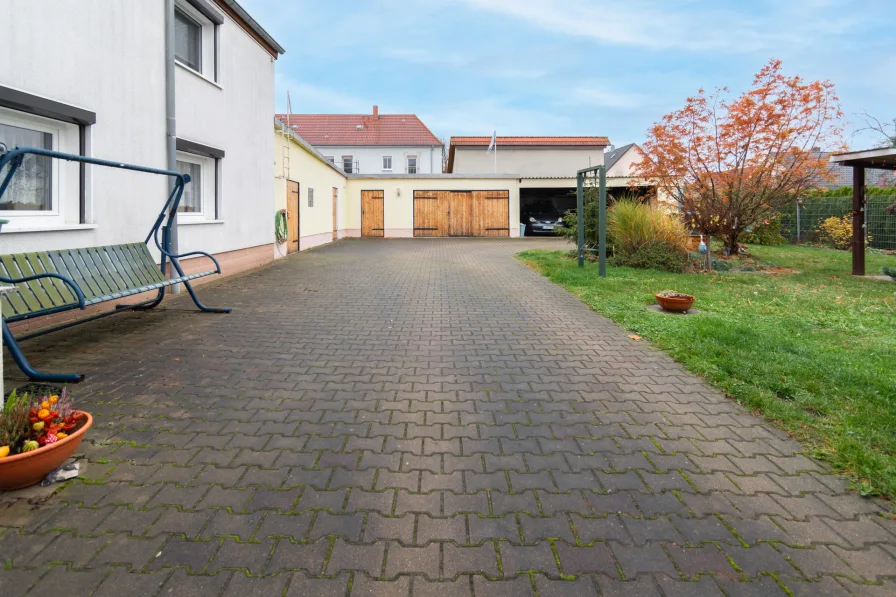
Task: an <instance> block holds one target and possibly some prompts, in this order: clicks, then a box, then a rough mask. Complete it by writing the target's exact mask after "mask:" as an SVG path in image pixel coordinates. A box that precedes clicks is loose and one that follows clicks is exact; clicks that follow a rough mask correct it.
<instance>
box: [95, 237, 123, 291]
mask: <svg viewBox="0 0 896 597" xmlns="http://www.w3.org/2000/svg"><path fill="white" fill-rule="evenodd" d="M103 248H104V247H92V248H90V249H87V251H88V252H89V253H90V255H91V257H93V261H94V263H96V264H98V265H99V264H102V267H103V268H105V270H106V277H107V279H108V280H109V283H110V284H113V285H114V287H115V289H116V291H118V292H121V291H123V290H125V289H126V288H128V287H130V286H133V284H128V283H127V282H125V280H124V278H122V277H121V274H120V273H119V271H118V268H117V267H116V266H115V263H113V262H112V260H111V259H110V258H109V255H108V254H107V253H106V252H105V251H103V250H102V249H103Z"/></svg>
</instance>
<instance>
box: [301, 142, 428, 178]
mask: <svg viewBox="0 0 896 597" xmlns="http://www.w3.org/2000/svg"><path fill="white" fill-rule="evenodd" d="M314 148H315V149H317V150H318V151H319V152H321V153H322V154H323V155H325V156H333V158H334V160H335V161H336V165H337V166H339V167H340V168H341V167H342V156H344V155H350V156H352V161H355V162H359V164H358V166H359V168H360V171H359V172H357V174H390V172H386V171H384V170H383V156H385V155H390V156H392V172H391V174H404V173H405V167H406V166H407V160H406V157H407V156H408V155H416V156H417V173H418V174H433V173H441V172H442V147H441V146H437V147H432V146H421V147H396V146H382V147H379V146H377V147H373V146H365V147H335V146H330V145H315V146H314Z"/></svg>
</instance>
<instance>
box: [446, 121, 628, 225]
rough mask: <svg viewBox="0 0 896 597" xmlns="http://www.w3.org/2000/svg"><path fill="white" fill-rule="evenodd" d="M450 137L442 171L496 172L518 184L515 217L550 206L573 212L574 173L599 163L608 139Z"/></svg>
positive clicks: (574, 202)
mask: <svg viewBox="0 0 896 597" xmlns="http://www.w3.org/2000/svg"><path fill="white" fill-rule="evenodd" d="M491 141H492V138H491V137H451V141H450V142H449V146H448V166H447V168H446V171H447V172H450V173H454V174H459V175H463V174H473V173H487V172H491V173H494V172H501V173H504V174H506V175H508V176H510V177H512V178H516V179H517V180H518V181H519V187H520V191H519V205H518V206H517V210H516V211H517V213H525V212H526V211H527V207H532V206H536V205H543V204H546V203H550V204H551V205H553V207H554V208H555V209H556V210H557V211H558V212H559V213H561V214H562V213H565V212H566V211H568V210H570V209H575V207H576V195H575V193H576V172H577V171H578V170H581V169H583V168H588V167H591V166H602V165H603V164H604V150H605V149H606V148H607V147H608V146H609V145H610V140H609V139H607V138H606V137H602V136H591V137H557V136H551V137H498V138H497V143H496V145H497V149H496V150H494V151H492V152H489V151H488V146H489V144H490V143H491Z"/></svg>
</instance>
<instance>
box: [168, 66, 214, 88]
mask: <svg viewBox="0 0 896 597" xmlns="http://www.w3.org/2000/svg"><path fill="white" fill-rule="evenodd" d="M174 64H176V65H177V66H179V67H181V68H182V69H184V70H185V71H187V72H188V73H190V74H192V75H193V76H196V77H199V78H200V79H202V80H203V81H205V82H206V83H208V84H209V85H214V86H215V87H217V88H218V89H221V90H223V89H224V88H223V87H222V86H221V85H220V84H218V83H216V82H215V81H212V80H211V79H209V78H208V77H206V76H205V75H203V74H202V73H201V72H199V71H197V70H193V69H192V68H190V67H189V66H187V65H186V64H184V63H183V62H181V61H180V60H175V61H174Z"/></svg>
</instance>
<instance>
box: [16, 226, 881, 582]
mask: <svg viewBox="0 0 896 597" xmlns="http://www.w3.org/2000/svg"><path fill="white" fill-rule="evenodd" d="M533 246H550V247H557V248H559V247H561V246H562V245H559V244H557V242H556V241H552V240H533V241H527V240H519V241H509V240H416V241H415V240H393V241H360V240H354V241H344V242H341V243H338V244H336V245H334V246H329V247H325V248H322V249H319V250H316V251H313V252H310V253H306V254H302V255H298V256H294V257H292V258H290V259H288V260H285V261H284V262H281V263H278V264H276V265H274V266H271V267H268V268H265V269H262V270H259V271H257V272H254V273H252V274H249V275H245V276H242V277H238V278H236V279H231V280H224V281H221V282H216V283H214V284H213V285H211V286H205V287H204V288H203V290H202V291H201V294H202V296H203V300H205V301H206V302H207V303H209V304H212V305H220V306H224V305H227V306H232V307H234V313H233V314H232V315H229V316H227V315H209V314H200V313H197V312H195V311H193V310H192V308H191V307H192V305H191V303H190V302H189V301H188V300H180V299H177V300H175V301H171V302H168V303H167V304H166V308H165V309H164V310H159V311H156V312H152V313H143V314H127V315H123V316H119V317H118V318H110V319H107V320H104V321H102V322H97V323H94V324H89V325H86V326H82V327H80V328H78V329H77V330H71V331H67V332H62V333H59V334H55V335H53V336H51V337H48V338H46V339H41V340H36V341H32V342H29V343H26V344H25V347H26V351H27V352H28V353H29V354H31V355H34V357H35V361H36V364H37V365H39V366H41V367H45V368H47V369H64V370H71V369H80V370H85V371H86V372H87V373H88V374H89V376H90V377H89V380H88V381H87V382H85V383H84V384H83V385H81V386H79V387H78V388H77V392H78V394H79V396H80V397H81V398H82V400H83V401H84V403H86V405H87V408H88V409H89V410H91V411H92V412H93V413H94V414H95V415H96V427H95V429H94V430H93V431H92V432H91V434H90V435H91V439H92V442H91V443H90V444H89V445H87V444H85V446H84V448H83V450H82V452H83V453H84V454H85V455H86V456H87V457H88V458H89V460H90V462H89V465H88V468H87V476H88V478H89V480H88V481H87V482H75V483H73V484H72V485H69V486H67V487H65V488H64V489H62V490H61V491H59V492H58V494H56V495H55V496H53V497H51V498H50V499H49V500H47V501H46V503H44V504H42V505H31V504H27V503H25V502H23V501H19V502H16V503H13V504H12V505H6V506H4V507H3V509H0V527H4V528H5V532H4V533H3V534H2V536H0V560H6V566H5V567H0V595H3V596H4V597H12V596H14V595H18V594H20V593H23V592H25V591H26V590H28V589H29V587H30V588H31V592H30V594H33V595H42V596H46V595H51V594H52V595H72V596H75V595H88V594H90V593H91V591H94V590H95V591H96V592H95V593H93V595H97V596H100V595H155V594H160V595H203V596H205V595H217V594H226V595H240V596H241V597H245V596H248V595H280V594H281V593H283V592H286V594H288V595H290V596H299V595H301V596H305V595H313V596H314V597H328V596H330V595H334V596H335V595H338V596H342V597H344V596H345V595H347V594H350V595H352V596H356V595H388V596H393V595H395V596H399V595H400V596H407V595H409V594H413V595H433V596H435V595H440V596H453V595H458V596H460V595H463V596H470V595H475V596H476V597H486V596H497V595H508V596H510V595H512V596H514V597H517V596H525V595H532V594H533V593H535V592H536V591H537V594H538V595H540V596H541V597H549V596H559V595H564V596H593V595H597V594H602V595H618V594H625V595H627V596H629V597H636V596H652V595H660V594H665V595H667V596H672V595H722V594H727V595H732V596H734V595H762V596H763V597H772V596H775V595H782V596H783V595H786V594H787V593H788V591H789V593H790V594H792V595H813V596H814V597H820V596H828V595H830V596H839V595H847V594H850V593H853V594H856V595H880V596H883V595H893V594H894V592H896V584H894V581H893V578H894V576H896V537H894V534H893V533H894V532H896V522H894V521H892V520H888V519H885V518H884V517H883V516H881V513H882V509H881V508H880V507H879V506H878V505H877V504H876V503H875V502H873V501H869V500H864V499H862V498H859V497H857V496H855V495H848V494H846V493H845V491H844V484H843V482H842V481H841V480H840V479H839V478H837V477H835V476H830V475H827V474H826V473H825V471H824V469H823V468H822V467H820V466H819V465H818V464H816V463H815V462H813V461H812V460H810V459H808V458H806V457H805V456H803V455H800V454H799V446H798V445H797V444H796V443H794V442H793V441H790V440H788V439H787V438H786V437H785V436H783V435H782V434H781V433H779V432H777V431H775V430H773V429H772V428H770V427H769V426H767V425H765V424H764V423H762V421H761V420H760V419H758V418H756V417H753V416H751V415H749V414H745V413H744V412H743V411H742V410H741V409H740V408H738V407H737V406H736V405H735V404H733V403H732V402H730V401H728V400H727V399H725V398H724V397H723V396H721V395H720V394H719V393H717V392H715V391H713V390H711V389H710V388H709V387H708V386H707V385H706V384H705V383H703V382H702V381H700V380H699V379H697V378H696V377H694V376H692V375H690V374H688V373H685V372H684V371H683V370H682V369H681V368H680V367H679V366H678V365H676V364H675V363H674V362H672V360H671V359H670V358H669V357H667V356H665V355H664V354H662V353H660V352H657V351H656V350H654V349H651V348H650V347H649V346H648V345H646V344H645V343H644V342H634V341H632V340H630V339H628V338H627V335H626V333H625V332H623V331H622V330H620V329H619V328H617V327H616V326H615V325H614V324H612V323H611V322H609V321H608V320H606V319H604V318H602V317H600V316H598V315H596V314H594V313H592V312H590V311H589V310H588V309H587V308H585V307H584V306H583V305H582V304H581V303H579V301H578V300H576V299H575V298H573V297H572V296H571V295H569V294H567V293H566V292H565V291H563V290H562V289H560V288H559V287H555V286H553V285H551V284H550V283H549V282H547V281H545V280H544V279H542V278H541V277H540V276H538V275H537V274H535V273H534V272H532V271H530V270H528V269H527V268H526V267H525V266H523V265H521V264H520V263H518V262H517V261H515V260H514V259H513V257H512V255H513V254H514V253H515V252H516V251H518V250H520V249H522V248H525V247H533ZM7 367H9V368H10V369H7V371H8V372H9V371H13V370H12V363H10V362H7ZM4 528H0V531H3V530H4ZM884 577H888V578H889V580H884ZM869 583H877V584H869ZM881 583H882V584H881ZM785 587H786V589H785Z"/></svg>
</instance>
